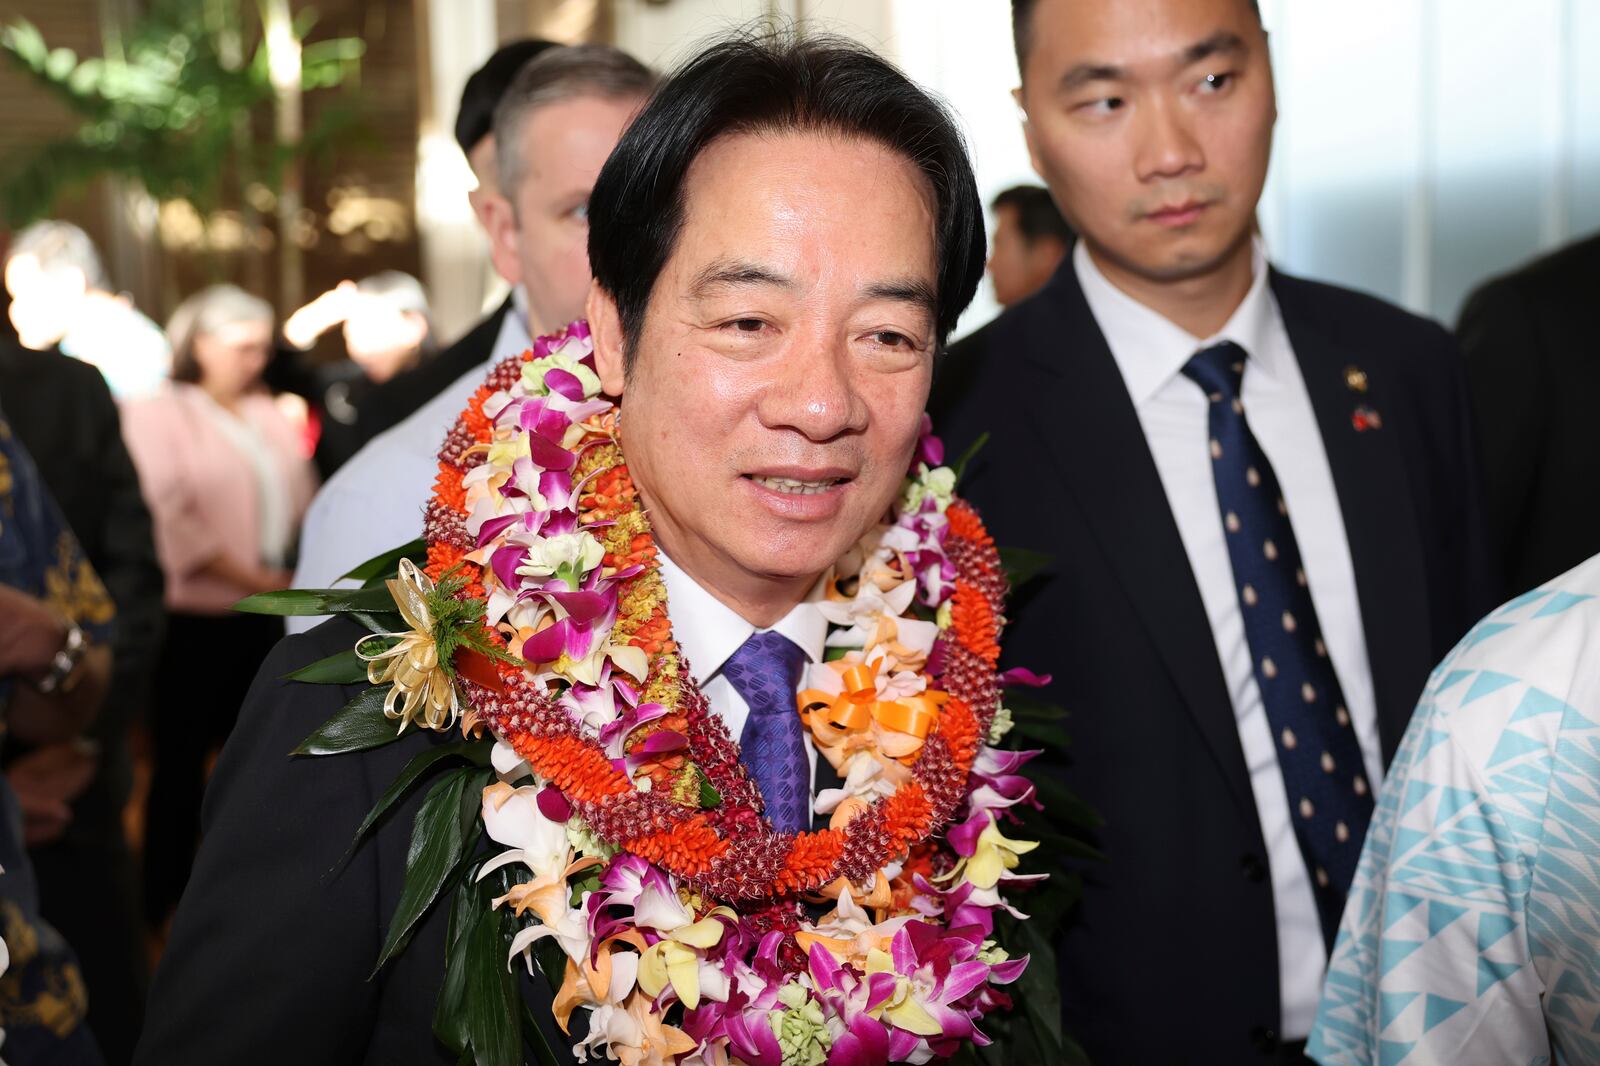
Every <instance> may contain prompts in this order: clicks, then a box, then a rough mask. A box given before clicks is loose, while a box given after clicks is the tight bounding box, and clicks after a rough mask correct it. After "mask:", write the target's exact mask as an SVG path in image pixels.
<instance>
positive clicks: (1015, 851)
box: [934, 812, 1039, 888]
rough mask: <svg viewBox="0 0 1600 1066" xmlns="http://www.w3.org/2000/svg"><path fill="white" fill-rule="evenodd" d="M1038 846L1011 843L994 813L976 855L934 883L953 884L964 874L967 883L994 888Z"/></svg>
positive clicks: (1013, 841) (981, 838)
mask: <svg viewBox="0 0 1600 1066" xmlns="http://www.w3.org/2000/svg"><path fill="white" fill-rule="evenodd" d="M1038 846H1039V842H1038V841H1037V840H1012V839H1011V838H1010V837H1008V836H1006V835H1005V834H1004V833H1002V832H1000V827H999V826H998V825H997V824H996V823H995V820H994V814H993V813H992V812H991V813H990V815H989V824H988V826H987V827H985V828H984V830H983V832H981V833H979V834H978V844H977V847H976V849H975V850H974V851H973V853H972V854H971V855H970V856H969V857H967V858H965V859H962V860H961V861H960V862H959V863H957V864H956V868H955V869H953V870H951V871H950V872H949V873H947V874H945V875H943V876H942V877H936V878H934V880H935V881H950V880H954V879H955V878H956V877H959V876H961V875H963V874H965V875H966V879H967V880H968V881H970V882H972V884H974V885H976V886H977V887H978V888H993V887H994V886H995V885H996V884H998V883H999V881H1000V878H1001V877H1002V876H1004V875H1005V872H1006V871H1007V870H1015V869H1016V868H1017V864H1018V863H1019V862H1021V861H1022V860H1021V858H1020V856H1023V855H1026V854H1027V853H1028V852H1030V851H1032V850H1033V849H1034V848H1036V847H1038Z"/></svg>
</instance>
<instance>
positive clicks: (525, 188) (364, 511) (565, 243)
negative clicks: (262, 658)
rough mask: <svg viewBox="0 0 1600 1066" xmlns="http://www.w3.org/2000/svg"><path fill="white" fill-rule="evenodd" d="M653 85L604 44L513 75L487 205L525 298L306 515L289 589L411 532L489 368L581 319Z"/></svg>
mask: <svg viewBox="0 0 1600 1066" xmlns="http://www.w3.org/2000/svg"><path fill="white" fill-rule="evenodd" d="M654 87H655V75H653V74H652V73H651V72H650V70H649V68H648V67H646V66H644V65H643V64H642V63H640V62H639V61H638V60H636V59H634V58H633V57H632V56H629V55H628V54H626V53H625V52H622V51H619V50H618V49H616V48H612V47H609V46H607V45H578V46H575V47H570V48H554V49H550V50H548V51H545V52H542V53H541V54H540V55H539V56H538V57H537V58H535V59H533V60H532V61H531V62H529V63H528V64H526V65H525V66H524V67H523V68H522V69H521V70H520V71H519V72H518V73H517V76H516V79H515V81H514V82H513V83H512V85H511V87H510V88H509V89H508V90H506V93H505V95H504V96H503V97H502V99H501V100H500V104H499V107H498V109H497V110H496V112H495V118H494V128H495V142H496V145H497V147H496V166H497V168H498V171H499V183H500V189H501V190H502V192H503V194H504V195H505V196H506V197H507V199H503V200H500V201H498V202H497V203H492V204H491V209H490V212H489V214H490V216H491V220H492V221H491V231H492V237H493V252H492V254H493V257H494V265H495V269H496V271H498V272H499V274H500V275H501V277H503V278H505V279H506V281H508V282H510V283H511V284H512V285H515V286H517V287H518V288H519V289H520V290H521V291H522V293H523V297H522V299H521V301H520V303H519V305H517V306H514V307H513V308H512V310H511V311H509V312H508V313H507V314H506V315H505V316H504V318H503V324H502V328H501V330H500V333H499V336H498V337H497V338H496V340H495V344H494V347H493V348H492V349H490V350H489V351H488V352H487V353H485V357H484V361H483V362H481V363H479V364H478V365H477V366H474V367H472V368H471V369H469V370H467V371H466V372H464V373H463V374H462V375H461V376H460V377H459V378H457V379H456V380H455V381H453V382H451V383H450V384H449V385H448V386H446V387H445V388H444V389H443V390H442V391H440V392H439V393H438V394H437V395H436V396H434V397H433V398H432V399H431V400H429V402H428V403H426V404H425V405H423V406H422V407H421V408H419V409H418V410H417V411H416V412H415V413H413V414H412V415H411V416H410V417H408V418H407V419H406V420H405V421H403V422H400V423H399V424H398V425H395V426H393V427H392V428H390V429H389V430H387V431H385V432H384V433H381V434H379V435H378V436H377V437H375V438H373V439H372V440H371V441H370V442H369V443H368V444H367V445H366V447H365V448H363V449H362V451H361V453H360V454H359V455H357V456H356V457H355V459H354V460H352V461H351V462H350V463H349V464H348V465H347V466H346V467H345V468H344V469H343V470H341V471H340V472H339V474H338V475H337V476H336V477H334V478H333V479H332V480H330V481H329V482H328V484H327V485H326V486H325V487H324V488H323V491H322V492H321V493H320V494H319V495H318V496H317V499H316V502H315V503H314V504H313V505H312V507H311V511H310V513H309V514H308V515H307V516H306V524H305V529H304V531H303V533H302V536H301V545H302V551H301V555H300V567H299V569H298V570H297V571H296V572H295V585H296V586H297V587H300V588H323V587H327V586H330V585H333V584H334V583H335V582H336V581H337V580H338V579H339V578H340V577H341V576H342V575H343V574H344V573H346V572H347V571H348V570H350V568H351V567H353V566H355V565H357V564H359V563H361V562H364V561H365V560H366V559H368V558H370V557H371V556H374V555H377V554H378V553H379V552H383V551H387V550H388V549H390V548H393V547H396V546H397V545H399V544H402V543H404V542H405V541H407V540H408V539H409V538H411V537H414V536H415V535H416V533H417V529H418V526H417V519H418V516H419V515H420V514H421V513H422V509H423V507H424V506H425V504H426V503H427V499H428V493H429V492H430V491H431V489H432V486H433V479H434V475H435V474H436V473H437V460H436V452H437V450H438V446H439V442H440V441H441V440H443V439H444V434H445V433H446V432H447V431H448V430H449V428H450V426H451V425H452V424H453V423H454V421H455V419H456V417H457V416H458V415H459V414H460V413H461V408H462V407H464V406H465V405H466V402H467V398H468V397H469V396H471V395H472V393H473V391H474V390H475V389H477V387H478V386H479V385H480V384H482V382H483V376H484V374H485V373H487V370H488V367H489V366H490V365H491V364H493V363H496V362H498V361H500V360H502V359H505V358H507V357H509V356H513V355H517V354H519V353H521V352H522V351H523V350H524V349H526V348H527V347H528V345H529V344H530V343H531V337H532V336H538V335H539V334H541V333H547V332H551V331H554V330H558V329H560V328H562V327H563V326H565V325H566V324H567V323H568V322H571V321H573V320H574V319H578V318H582V317H583V314H584V301H585V300H586V299H587V297H588V292H589V279H590V274H589V254H588V245H587V242H588V237H589V222H588V205H589V190H590V189H591V188H593V186H594V179H595V177H596V176H597V175H598V174H599V173H600V167H601V165H602V164H603V163H605V161H606V157H607V156H609V155H610V154H611V150H612V148H614V147H615V146H616V143H617V140H618V138H620V137H621V136H622V131H623V129H624V128H625V127H626V126H627V124H628V122H629V121H630V120H631V119H632V117H633V115H634V112H635V111H636V110H637V109H638V108H639V107H640V106H641V105H642V104H643V103H644V100H645V97H646V96H648V95H649V93H650V91H651V89H653V88H654ZM524 308H525V312H524ZM463 343H465V342H463ZM458 347H459V346H458ZM475 350H477V351H481V349H475ZM459 357H460V356H459V355H452V354H451V353H446V355H445V356H442V357H441V358H459ZM317 621H318V620H317V619H315V618H293V619H289V620H288V622H289V626H288V628H289V630H290V631H291V632H299V631H301V630H304V629H309V628H310V627H311V626H313V625H315V624H316V623H317Z"/></svg>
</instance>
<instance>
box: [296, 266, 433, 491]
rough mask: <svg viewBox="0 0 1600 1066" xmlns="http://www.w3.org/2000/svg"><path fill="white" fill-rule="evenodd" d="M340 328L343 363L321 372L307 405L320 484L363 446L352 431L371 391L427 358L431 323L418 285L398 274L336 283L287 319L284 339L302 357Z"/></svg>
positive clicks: (425, 296)
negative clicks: (316, 423) (314, 421)
mask: <svg viewBox="0 0 1600 1066" xmlns="http://www.w3.org/2000/svg"><path fill="white" fill-rule="evenodd" d="M335 326H341V327H343V328H342V331H341V332H342V334H343V337H344V348H345V352H346V353H347V355H348V356H349V358H347V359H344V360H341V361H340V362H337V363H334V364H332V365H329V366H325V367H321V368H319V369H318V370H317V371H316V372H315V374H314V378H315V382H316V383H315V385H314V386H313V402H314V403H315V404H316V408H317V413H318V417H319V419H320V423H321V428H320V431H319V433H318V436H317V450H316V462H317V472H318V473H319V474H321V476H322V477H324V478H326V477H329V476H331V475H332V474H333V472H334V471H335V470H337V469H339V467H341V466H343V465H344V463H345V461H346V460H347V459H349V458H350V457H351V456H352V455H354V454H355V453H356V452H357V451H358V450H359V449H360V447H361V444H362V441H363V438H362V437H361V436H360V434H359V430H358V429H357V428H356V427H357V423H358V421H359V420H360V417H361V409H362V407H363V406H364V405H365V404H366V402H367V399H368V397H370V396H371V395H372V393H373V391H374V390H375V389H377V388H378V387H379V386H381V385H383V384H384V383H385V382H388V381H391V380H393V379H394V377H395V376H396V375H397V374H400V373H401V372H403V371H406V370H409V369H411V368H413V367H415V366H417V365H418V364H420V363H422V362H423V361H425V360H426V359H428V358H429V357H430V356H431V355H432V354H433V325H432V322H431V320H430V317H429V314H428V294H427V292H426V291H424V289H423V288H422V283H421V282H420V281H418V280H417V279H416V278H414V277H412V276H411V275H410V274H406V273H404V272H402V271H399V270H385V271H382V272H380V273H377V274H374V275H372V276H371V277H367V278H362V279H361V280H360V281H341V282H340V283H339V284H338V285H336V286H335V287H333V288H332V289H329V290H328V291H327V292H325V293H323V294H322V295H321V296H318V297H317V298H316V299H314V300H312V301H311V302H310V303H308V304H306V305H305V306H304V307H302V308H300V309H299V310H297V311H295V312H294V314H292V315H290V316H289V320H288V321H287V322H285V323H284V325H283V337H284V340H286V341H288V342H289V344H291V345H293V346H294V347H295V348H298V349H300V350H302V351H308V350H310V348H311V347H312V346H313V345H315V344H316V343H317V339H318V338H319V337H321V336H322V335H323V334H324V333H326V332H328V331H329V330H331V329H333V328H334V327H335Z"/></svg>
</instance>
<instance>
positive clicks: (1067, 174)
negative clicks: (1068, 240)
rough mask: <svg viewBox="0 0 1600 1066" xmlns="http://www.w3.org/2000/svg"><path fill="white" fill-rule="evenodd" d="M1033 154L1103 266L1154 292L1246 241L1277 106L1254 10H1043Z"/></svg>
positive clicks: (1097, 3) (1207, 0)
mask: <svg viewBox="0 0 1600 1066" xmlns="http://www.w3.org/2000/svg"><path fill="white" fill-rule="evenodd" d="M1032 41H1033V45H1032V48H1031V50H1030V52H1029V54H1028V56H1027V59H1026V61H1025V63H1024V66H1023V72H1022V88H1021V89H1020V90H1019V97H1018V98H1019V100H1020V102H1021V103H1022V106H1023V108H1024V110H1025V111H1026V112H1027V118H1028V121H1027V126H1026V132H1027V139H1028V149H1029V152H1030V154H1031V155H1032V157H1033V165H1034V168H1035V169H1036V170H1037V171H1038V172H1039V174H1040V175H1041V176H1042V177H1043V178H1044V179H1045V181H1046V182H1047V183H1048V184H1049V186H1050V190H1051V192H1052V193H1053V194H1054V196H1055V199H1056V202H1057V203H1058V204H1059V205H1060V206H1061V209H1062V211H1063V213H1064V214H1065V215H1066V216H1067V220H1068V221H1069V222H1071V223H1072V225H1073V226H1074V227H1075V228H1076V229H1077V230H1078V232H1079V233H1080V234H1082V236H1083V238H1084V239H1085V240H1086V241H1088V242H1089V243H1088V246H1089V248H1090V250H1091V251H1094V252H1095V253H1097V257H1098V258H1099V259H1101V260H1104V261H1109V263H1110V264H1111V265H1112V266H1114V267H1115V268H1117V269H1119V270H1121V271H1126V272H1128V273H1130V274H1133V275H1135V276H1137V277H1139V278H1142V279H1144V280H1147V281H1152V282H1157V283H1159V282H1169V281H1178V280H1183V279H1186V278H1192V277H1197V276H1201V275H1204V274H1206V273H1208V272H1210V271H1211V270H1213V269H1214V268H1216V267H1217V266H1219V265H1220V264H1221V263H1222V262H1223V261H1225V260H1226V259H1227V258H1228V256H1229V255H1230V253H1233V252H1236V251H1237V249H1238V248H1239V247H1240V246H1241V245H1242V244H1243V243H1244V242H1245V241H1247V240H1248V238H1249V234H1250V232H1251V226H1252V224H1253V221H1254V217H1255V209H1256V201H1257V199H1258V198H1259V197H1260V195H1261V186H1262V184H1263V183H1264V182H1265V180H1266V174H1267V160H1268V157H1269V156H1270V154H1271V149H1272V125H1273V122H1274V120H1275V119H1276V117H1277V103H1276V99H1275V97H1274V94H1273V87H1272V68H1271V64H1270V61H1269V57H1268V55H1267V40H1266V34H1265V32H1264V31H1263V30H1262V28H1261V24H1260V21H1259V19H1257V17H1256V15H1255V13H1254V12H1253V11H1252V9H1251V5H1250V4H1249V3H1248V2H1247V0H1040V3H1039V4H1038V6H1037V7H1036V8H1035V9H1034V13H1033V25H1032Z"/></svg>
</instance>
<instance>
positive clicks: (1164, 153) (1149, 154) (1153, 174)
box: [1134, 96, 1205, 181]
mask: <svg viewBox="0 0 1600 1066" xmlns="http://www.w3.org/2000/svg"><path fill="white" fill-rule="evenodd" d="M1138 136H1139V145H1138V155H1137V156H1136V157H1135V159H1134V166H1135V168H1136V170H1137V176H1138V178H1139V180H1140V181H1150V180H1154V179H1161V178H1175V177H1180V176H1182V175H1184V174H1188V173H1190V172H1192V171H1195V170H1199V169H1201V168H1202V167H1204V166H1205V153H1204V151H1203V150H1202V149H1201V147H1200V142H1199V140H1198V139H1197V138H1196V137H1195V135H1194V130H1193V129H1192V128H1191V127H1190V118H1189V116H1187V115H1186V114H1184V111H1183V107H1182V105H1181V104H1180V103H1179V102H1178V101H1176V100H1172V99H1169V98H1166V97H1162V96H1155V97H1153V98H1152V99H1151V100H1150V101H1149V103H1148V105H1147V106H1146V107H1145V108H1143V109H1142V113H1141V114H1140V117H1139V130H1138Z"/></svg>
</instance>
